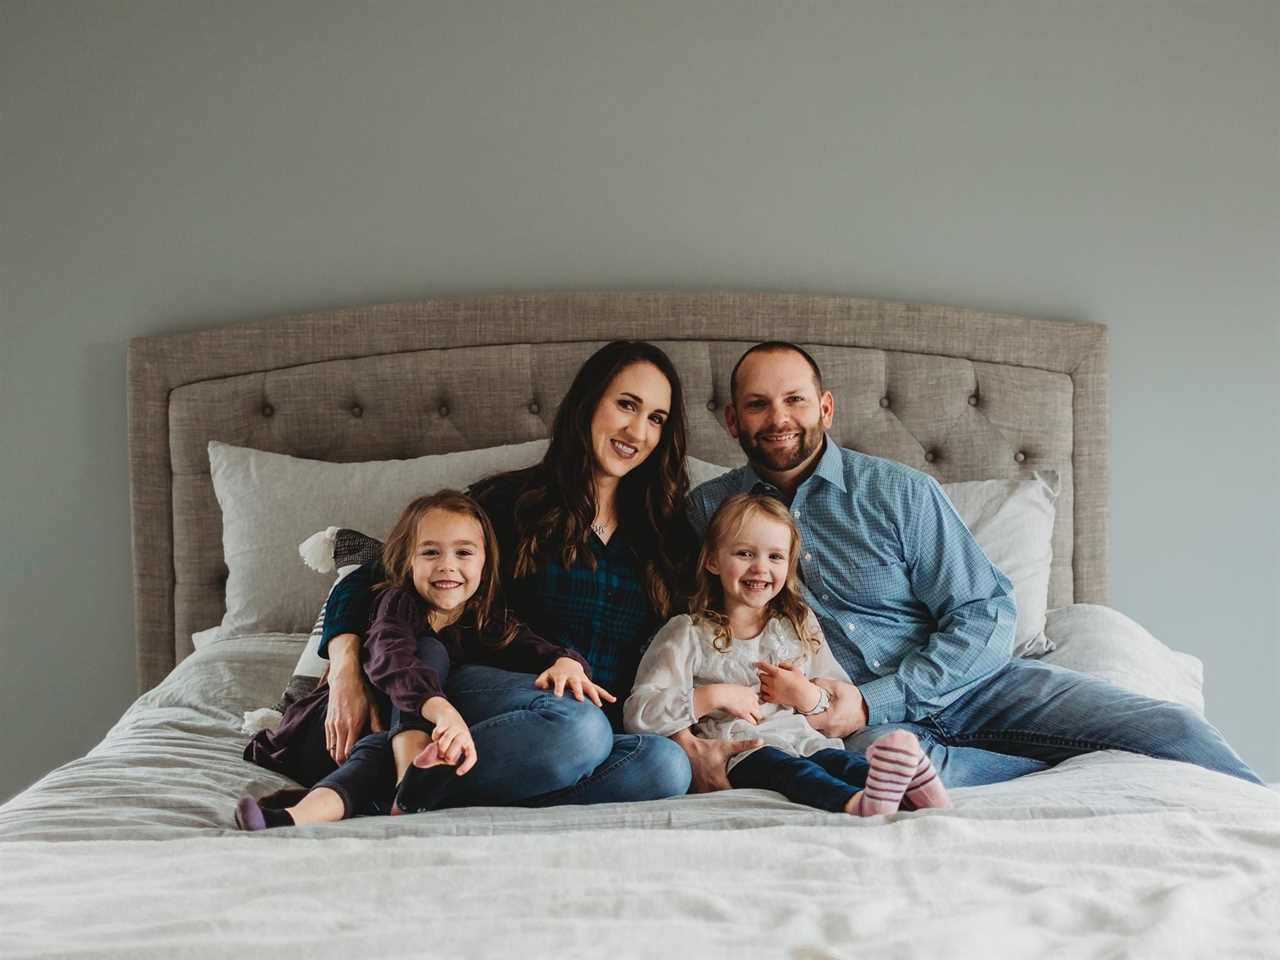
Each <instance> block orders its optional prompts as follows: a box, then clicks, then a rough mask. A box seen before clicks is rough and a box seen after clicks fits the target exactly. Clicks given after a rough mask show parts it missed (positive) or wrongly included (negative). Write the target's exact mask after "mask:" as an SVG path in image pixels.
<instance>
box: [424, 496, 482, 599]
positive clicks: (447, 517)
mask: <svg viewBox="0 0 1280 960" xmlns="http://www.w3.org/2000/svg"><path fill="white" fill-rule="evenodd" d="M483 573H484V531H483V530H482V529H481V527H480V524H479V523H478V522H477V521H476V519H475V518H474V517H468V516H466V515H464V514H460V513H452V512H450V511H448V510H428V511H427V512H426V513H425V514H424V515H423V517H422V519H421V520H419V521H418V533H417V538H416V540H415V542H414V548H413V586H414V589H415V590H417V591H418V596H420V597H422V598H423V599H424V600H426V601H427V603H429V604H431V606H432V608H433V609H434V610H435V611H436V612H438V613H439V614H440V616H441V618H442V619H443V620H444V622H446V623H448V622H452V621H453V620H455V619H457V617H458V615H459V614H460V613H462V607H463V605H464V604H465V603H466V602H467V601H468V600H470V599H471V597H472V595H473V594H474V593H475V592H476V590H477V589H478V588H479V586H480V578H481V575H482V574H483Z"/></svg>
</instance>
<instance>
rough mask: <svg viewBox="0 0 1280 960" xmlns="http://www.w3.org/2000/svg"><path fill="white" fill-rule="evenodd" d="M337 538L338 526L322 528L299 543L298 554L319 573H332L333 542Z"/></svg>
mask: <svg viewBox="0 0 1280 960" xmlns="http://www.w3.org/2000/svg"><path fill="white" fill-rule="evenodd" d="M337 538H338V528H337V527H329V528H328V529H327V530H321V531H320V532H319V533H315V534H312V535H311V536H309V537H307V539H305V540H303V541H302V543H300V544H298V554H299V555H300V556H301V557H302V559H303V561H304V562H305V563H306V565H307V566H308V567H310V568H311V569H312V570H315V571H316V572H317V573H331V572H332V571H333V568H334V564H333V544H334V542H335V541H336V540H337Z"/></svg>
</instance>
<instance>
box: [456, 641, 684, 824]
mask: <svg viewBox="0 0 1280 960" xmlns="http://www.w3.org/2000/svg"><path fill="white" fill-rule="evenodd" d="M533 681H534V678H533V677H532V676H531V675H529V674H522V673H511V672H510V671H507V670H500V669H498V668H497V667H488V666H482V665H478V664H467V665H463V666H458V667H454V669H453V671H452V672H451V673H450V675H449V682H448V684H447V685H446V688H445V696H446V697H447V699H448V700H449V702H450V703H451V704H453V706H454V707H455V708H456V709H457V711H458V712H459V713H461V714H462V716H463V719H465V720H466V721H467V726H468V727H470V729H471V736H472V737H473V738H474V740H475V742H476V756H477V758H478V759H477V761H476V765H475V767H474V768H472V770H471V771H470V772H469V773H467V774H466V775H465V776H463V777H460V778H459V784H458V787H457V789H456V790H454V791H451V792H450V795H449V805H450V806H475V805H482V804H483V805H499V804H519V805H520V806H532V807H549V806H553V805H556V804H562V803H618V802H623V801H627V800H658V799H661V798H663V797H671V796H679V795H681V794H683V793H685V792H686V791H687V790H688V789H689V781H690V778H691V776H692V774H691V771H690V769H689V760H688V758H687V757H686V756H685V753H684V750H683V749H681V748H680V746H679V745H678V744H676V743H675V742H674V741H671V740H668V739H667V738H666V737H654V736H633V735H628V736H615V735H614V733H613V728H612V727H611V726H610V725H609V721H608V719H606V717H605V715H604V712H603V711H602V710H601V709H600V708H599V707H597V706H596V705H595V704H594V703H591V702H590V701H589V700H588V701H585V702H583V703H579V702H578V701H577V700H576V699H574V696H573V694H572V693H571V692H569V691H567V690H566V692H565V694H564V696H561V697H557V696H556V695H555V694H554V693H552V692H551V691H550V690H539V689H538V688H537V687H535V686H534V685H533Z"/></svg>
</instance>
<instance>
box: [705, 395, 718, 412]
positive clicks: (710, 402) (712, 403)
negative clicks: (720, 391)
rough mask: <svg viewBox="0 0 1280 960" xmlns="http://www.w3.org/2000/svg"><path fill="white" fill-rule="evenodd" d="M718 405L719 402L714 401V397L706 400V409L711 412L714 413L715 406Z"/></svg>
mask: <svg viewBox="0 0 1280 960" xmlns="http://www.w3.org/2000/svg"><path fill="white" fill-rule="evenodd" d="M719 406H720V404H718V403H716V398H715V397H712V398H711V399H710V400H708V401H707V409H708V410H709V411H711V412H712V413H715V412H716V408H717V407H719Z"/></svg>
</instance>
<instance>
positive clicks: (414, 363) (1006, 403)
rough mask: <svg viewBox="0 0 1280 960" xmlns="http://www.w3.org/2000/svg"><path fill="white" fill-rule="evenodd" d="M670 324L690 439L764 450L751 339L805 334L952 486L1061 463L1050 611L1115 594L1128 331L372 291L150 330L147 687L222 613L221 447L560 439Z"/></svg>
mask: <svg viewBox="0 0 1280 960" xmlns="http://www.w3.org/2000/svg"><path fill="white" fill-rule="evenodd" d="M615 338H634V339H643V340H651V341H654V342H656V343H658V344H659V345H660V346H662V347H663V349H665V350H666V351H667V352H668V353H669V354H670V355H671V358H672V360H673V361H674V362H675V365H676V368H677V369H678V370H679V371H680V374H681V377H682V378H683V381H684V387H685V396H686V403H687V405H688V415H689V431H690V436H689V451H690V453H691V454H693V455H694V456H697V457H700V458H702V459H704V460H709V461H711V462H714V463H722V464H729V465H736V464H738V463H740V462H741V461H742V456H741V452H740V451H739V450H738V447H737V444H736V443H735V442H734V441H733V440H731V439H730V438H729V436H728V433H727V432H726V431H725V430H724V427H723V425H722V419H721V413H720V411H721V410H722V408H723V406H724V404H725V402H726V400H727V399H728V397H727V394H728V379H729V373H730V371H731V369H732V367H733V364H734V363H735V362H736V360H737V359H738V357H739V355H740V354H741V353H742V351H743V350H744V349H746V347H747V346H748V345H750V344H751V343H753V342H757V341H760V340H771V339H782V340H791V341H794V342H796V343H799V344H802V345H803V346H804V347H805V348H806V349H807V350H809V351H810V352H811V353H812V354H813V355H814V357H815V359H816V360H817V361H818V363H819V365H820V366H821V367H822V371H823V378H824V380H825V381H826V385H827V386H828V387H829V389H831V391H832V392H833V393H834V394H835V398H836V422H835V425H834V427H833V429H832V435H833V436H834V437H835V439H836V441H837V442H839V443H840V444H842V445H844V446H848V447H851V448H853V449H856V450H860V451H863V452H866V453H872V454H876V455H878V456H884V457H891V458H893V459H895V460H900V461H902V462H904V463H907V464H909V465H911V466H913V467H916V468H918V469H920V470H924V471H927V472H928V473H931V474H933V475H934V476H935V477H937V478H938V479H939V480H942V481H947V482H949V481H957V480H978V479H988V478H994V477H1004V478H1007V477H1018V476H1025V475H1029V474H1030V473H1031V472H1032V471H1034V470H1037V469H1053V470H1057V471H1058V472H1059V474H1060V476H1061V483H1062V492H1061V495H1060V498H1059V500H1058V515H1057V522H1056V526H1055V529H1054V541H1053V548H1054V562H1053V571H1052V577H1051V581H1050V596H1049V601H1050V606H1051V607H1056V606H1061V605H1064V604H1068V603H1071V602H1083V601H1089V602H1098V603H1102V602H1106V599H1107V583H1108V556H1107V527H1108V506H1107V491H1108V456H1109V452H1108V432H1109V423H1108V383H1107V332H1106V328H1104V327H1102V326H1099V325H1097V324H1084V323H1070V322H1063V321H1050V320H1036V319H1029V318H1025V317H1017V316H1008V315H1000V314H992V313H982V312H978V311H972V310H962V309H955V308H950V307H940V306H925V305H919V304H907V303H895V302H887V301H880V300H866V299H855V298H851V297H819V296H799V295H783V294H760V293H752V294H734V293H695V294H686V293H545V294H544V293H539V294H529V295H494V296H477V297H457V298H441V299H433V300H423V301H419V302H413V303H399V304H390V305H383V306H372V307H357V308H352V309H345V310H337V311H333V312H327V313H312V314H306V315H300V316H290V317H282V318H278V319H273V320H268V321H263V322H258V323H249V324H242V325H237V326H230V327H225V328H222V329H216V330H206V331H201V332H198V333H192V334H184V335H179V336H165V337H141V338H138V339H135V340H134V341H132V343H131V344H130V347H129V470H130V492H131V502H132V508H133V562H134V609H135V612H136V618H137V656H138V678H139V685H140V687H141V688H142V689H144V690H145V689H148V688H150V687H151V686H153V685H155V684H156V683H157V682H159V680H161V679H162V678H163V677H164V675H165V674H166V673H168V672H169V670H171V669H172V668H173V666H174V664H175V663H177V662H178V661H179V660H181V659H182V658H183V657H185V656H186V655H187V654H188V653H190V652H191V649H192V646H191V634H192V633H193V632H195V631H197V630H201V629H203V628H205V627H209V626H213V625H215V624H217V623H218V622H219V621H220V620H221V617H222V612H223V583H224V581H225V579H226V567H225V565H224V563H223V560H222V524H221V513H220V511H219V508H218V504H217V501H216V499H215V498H214V495H213V487H212V483H211V480H210V477H209V460H208V455H207V452H206V444H207V443H208V441H210V440H222V441H225V442H227V443H232V444H236V445H239V446H247V447H254V448H257V449H261V450H270V451H274V452H278V453H288V454H292V455H294V456H299V457H308V458H312V459H321V460H330V461H346V462H350V461H360V460H385V459H397V458H408V457H416V456H421V455H423V454H427V453H445V452H450V451H455V450H466V449H472V448H478V447H488V446H493V445H497V444H504V443H514V442H518V441H523V440H532V439H536V438H539V437H545V436H547V434H548V431H549V427H550V424H551V421H552V418H553V417H554V415H555V410H556V405H557V404H558V403H559V401H560V398H561V397H562V396H563V395H564V393H565V391H566V390H567V388H568V385H569V381H570V380H571V379H572V377H573V374H574V373H575V372H576V370H577V368H578V366H579V365H580V364H581V362H582V361H583V360H584V359H586V357H587V356H588V355H589V354H590V353H591V352H592V351H594V350H595V349H596V348H597V347H599V346H600V345H601V344H602V343H604V342H605V341H607V340H610V339H615Z"/></svg>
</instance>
